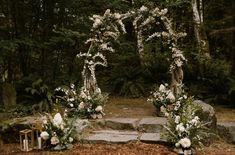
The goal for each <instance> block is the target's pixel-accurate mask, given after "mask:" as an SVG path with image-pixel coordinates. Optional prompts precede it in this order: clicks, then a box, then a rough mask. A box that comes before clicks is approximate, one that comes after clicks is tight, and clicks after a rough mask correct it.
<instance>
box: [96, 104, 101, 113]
mask: <svg viewBox="0 0 235 155" xmlns="http://www.w3.org/2000/svg"><path fill="white" fill-rule="evenodd" d="M102 110H103V108H102V106H100V105H99V106H97V107H96V108H95V111H96V112H101V111H102Z"/></svg>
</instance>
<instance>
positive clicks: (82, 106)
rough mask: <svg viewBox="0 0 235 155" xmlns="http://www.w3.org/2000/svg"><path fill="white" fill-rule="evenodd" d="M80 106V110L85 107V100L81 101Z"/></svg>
mask: <svg viewBox="0 0 235 155" xmlns="http://www.w3.org/2000/svg"><path fill="white" fill-rule="evenodd" d="M78 107H79V109H80V110H81V109H84V108H85V104H84V102H81V103H80V104H79V106H78Z"/></svg>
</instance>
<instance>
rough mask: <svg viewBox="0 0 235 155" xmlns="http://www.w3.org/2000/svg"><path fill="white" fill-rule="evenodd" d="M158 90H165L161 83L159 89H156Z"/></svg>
mask: <svg viewBox="0 0 235 155" xmlns="http://www.w3.org/2000/svg"><path fill="white" fill-rule="evenodd" d="M158 90H159V91H160V92H164V91H165V90H166V87H165V86H164V85H163V84H161V85H160V86H159V89H158Z"/></svg>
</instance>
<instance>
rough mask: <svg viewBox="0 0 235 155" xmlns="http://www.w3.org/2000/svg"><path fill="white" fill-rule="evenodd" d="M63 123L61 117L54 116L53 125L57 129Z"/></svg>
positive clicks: (58, 115) (58, 114)
mask: <svg viewBox="0 0 235 155" xmlns="http://www.w3.org/2000/svg"><path fill="white" fill-rule="evenodd" d="M62 123H63V118H62V117H61V115H60V113H57V114H55V116H54V118H53V124H54V125H55V126H57V127H59V126H60V125H61V124H62Z"/></svg>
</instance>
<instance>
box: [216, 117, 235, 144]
mask: <svg viewBox="0 0 235 155" xmlns="http://www.w3.org/2000/svg"><path fill="white" fill-rule="evenodd" d="M217 130H218V134H219V136H220V137H221V138H224V139H226V140H227V141H228V142H232V143H235V122H218V124H217Z"/></svg>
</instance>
